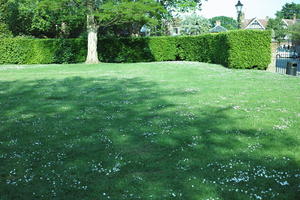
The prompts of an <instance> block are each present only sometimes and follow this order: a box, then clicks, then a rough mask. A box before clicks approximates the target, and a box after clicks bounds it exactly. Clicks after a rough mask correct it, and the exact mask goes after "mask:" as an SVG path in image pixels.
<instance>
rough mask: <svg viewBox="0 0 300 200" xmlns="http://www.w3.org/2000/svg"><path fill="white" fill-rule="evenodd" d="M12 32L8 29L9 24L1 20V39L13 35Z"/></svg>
mask: <svg viewBox="0 0 300 200" xmlns="http://www.w3.org/2000/svg"><path fill="white" fill-rule="evenodd" d="M12 36H13V35H12V32H11V31H10V30H9V29H8V27H7V25H6V24H4V23H1V22H0V39H1V38H10V37H12Z"/></svg>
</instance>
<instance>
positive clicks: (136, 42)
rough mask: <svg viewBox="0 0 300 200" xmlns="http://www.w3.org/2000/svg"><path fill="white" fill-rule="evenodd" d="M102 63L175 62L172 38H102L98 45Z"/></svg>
mask: <svg viewBox="0 0 300 200" xmlns="http://www.w3.org/2000/svg"><path fill="white" fill-rule="evenodd" d="M98 44H99V45H98V51H99V59H100V60H101V61H103V62H149V61H167V60H176V52H177V51H176V40H175V38H174V37H147V38H142V37H140V38H104V39H100V40H99V43H98Z"/></svg>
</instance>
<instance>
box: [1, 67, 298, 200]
mask: <svg viewBox="0 0 300 200" xmlns="http://www.w3.org/2000/svg"><path fill="white" fill-rule="evenodd" d="M0 199H1V200H11V199H18V200H19V199H30V200H31V199H38V200H42V199H66V200H69V199H71V200H72V199H80V200H85V199H87V200H89V199H91V200H96V199H99V200H102V199H103V200H104V199H110V200H125V199H126V200H135V199H141V200H168V199H178V200H235V199H236V200H246V199H258V200H259V199H261V200H264V199H266V200H270V199H275V200H278V199H280V200H298V199H300V78H299V77H298V78H297V77H291V76H286V75H279V74H273V73H269V72H265V71H255V70H254V71H251V70H230V69H226V68H224V67H222V66H219V65H211V64H204V63H189V62H166V63H135V64H99V65H84V64H76V65H31V66H12V65H10V66H0Z"/></svg>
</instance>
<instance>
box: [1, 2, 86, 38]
mask: <svg viewBox="0 0 300 200" xmlns="http://www.w3.org/2000/svg"><path fill="white" fill-rule="evenodd" d="M1 1H2V3H1V4H0V9H1V13H2V19H1V20H2V21H4V22H5V23H6V24H7V25H8V27H9V30H11V31H12V33H13V34H14V35H15V36H18V35H32V36H35V37H39V38H44V37H48V38H49V37H50V38H53V37H77V36H78V35H79V34H80V32H82V26H83V25H84V24H85V18H84V15H83V14H82V13H80V12H79V10H77V9H76V6H72V5H69V7H68V9H64V8H63V7H59V8H57V9H51V7H50V6H49V5H46V4H43V1H40V0H14V1H6V0H0V2H1ZM53 2H56V1H53ZM64 25H67V29H68V31H66V30H65V28H64Z"/></svg>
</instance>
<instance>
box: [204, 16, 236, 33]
mask: <svg viewBox="0 0 300 200" xmlns="http://www.w3.org/2000/svg"><path fill="white" fill-rule="evenodd" d="M209 21H210V23H211V25H212V26H215V24H216V22H217V21H220V22H221V25H222V26H223V27H225V28H226V29H227V30H234V29H237V28H238V23H237V21H236V20H235V19H233V18H232V17H226V16H217V17H213V18H211V19H210V20H209Z"/></svg>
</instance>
